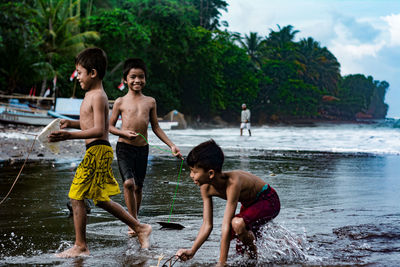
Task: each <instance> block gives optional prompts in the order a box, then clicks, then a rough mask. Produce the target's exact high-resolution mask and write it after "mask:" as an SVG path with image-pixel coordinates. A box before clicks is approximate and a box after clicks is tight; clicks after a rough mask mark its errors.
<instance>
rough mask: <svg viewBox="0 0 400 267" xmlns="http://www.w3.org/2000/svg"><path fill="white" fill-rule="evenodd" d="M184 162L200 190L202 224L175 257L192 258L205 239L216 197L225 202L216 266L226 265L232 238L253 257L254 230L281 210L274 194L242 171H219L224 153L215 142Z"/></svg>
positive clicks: (251, 175) (193, 151)
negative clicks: (192, 241) (238, 208)
mask: <svg viewBox="0 0 400 267" xmlns="http://www.w3.org/2000/svg"><path fill="white" fill-rule="evenodd" d="M187 163H188V165H189V166H190V177H191V178H192V180H193V181H194V183H195V184H197V185H198V186H199V187H200V193H201V197H202V199H203V224H202V225H201V227H200V231H199V233H198V235H197V237H196V239H195V241H194V243H193V245H192V247H191V248H190V249H180V250H178V251H177V253H176V256H177V257H179V258H180V259H181V260H184V261H186V260H189V259H191V258H192V257H193V256H194V254H195V253H196V251H197V250H198V249H199V248H200V247H201V245H202V244H203V243H204V242H205V241H206V240H207V238H208V236H209V235H210V233H211V231H212V228H213V204H212V197H213V196H217V197H220V198H222V199H225V200H226V206H225V212H224V218H223V220H222V230H221V246H220V255H219V261H218V264H217V266H225V265H226V261H227V258H228V251H229V245H230V241H231V239H232V238H233V237H237V238H238V239H239V240H240V241H241V242H242V243H243V245H244V249H245V250H246V251H248V252H249V254H250V256H252V257H253V258H256V257H257V247H256V245H255V239H256V236H257V230H258V229H259V228H260V226H261V225H263V224H265V223H266V222H268V221H270V220H272V219H273V218H275V217H276V216H277V215H278V214H279V211H280V202H279V197H278V194H277V193H276V191H275V190H274V189H273V188H272V187H271V186H269V185H268V184H267V183H265V182H264V181H263V180H262V179H261V178H259V177H257V176H255V175H253V174H251V173H248V172H245V171H242V170H234V171H228V172H222V165H223V163H224V153H223V152H222V149H221V148H220V147H219V146H218V145H217V144H216V143H215V142H214V140H209V141H207V142H204V143H201V144H200V145H198V146H196V147H195V148H193V149H192V151H190V153H189V155H188V156H187ZM238 202H240V203H241V204H242V207H241V209H240V213H239V214H236V215H235V210H236V207H237V204H238Z"/></svg>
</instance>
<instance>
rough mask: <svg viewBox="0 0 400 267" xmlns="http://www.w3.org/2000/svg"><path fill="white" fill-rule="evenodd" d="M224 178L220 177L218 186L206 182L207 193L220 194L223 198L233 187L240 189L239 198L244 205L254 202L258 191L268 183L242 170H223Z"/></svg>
mask: <svg viewBox="0 0 400 267" xmlns="http://www.w3.org/2000/svg"><path fill="white" fill-rule="evenodd" d="M222 177H223V178H222V179H218V180H219V181H215V182H217V184H216V186H214V185H212V184H205V185H203V186H206V187H207V190H206V191H207V195H209V196H218V197H220V198H223V199H225V200H226V199H227V198H228V197H227V195H228V194H227V192H228V190H230V189H231V188H232V189H233V190H238V191H240V192H239V199H238V201H239V202H241V203H242V204H243V205H248V204H250V203H252V202H253V201H254V200H255V199H256V197H257V193H258V192H260V191H261V190H262V188H263V186H264V185H265V184H266V183H265V182H264V181H263V180H262V179H261V178H260V177H258V176H256V175H254V174H251V173H249V172H246V171H242V170H233V171H228V172H222Z"/></svg>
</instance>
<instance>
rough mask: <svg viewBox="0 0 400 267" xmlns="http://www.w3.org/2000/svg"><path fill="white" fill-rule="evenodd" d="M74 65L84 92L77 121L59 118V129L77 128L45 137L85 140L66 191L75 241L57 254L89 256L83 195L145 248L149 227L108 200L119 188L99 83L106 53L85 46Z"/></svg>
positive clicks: (102, 91)
mask: <svg viewBox="0 0 400 267" xmlns="http://www.w3.org/2000/svg"><path fill="white" fill-rule="evenodd" d="M75 66H76V69H77V71H78V78H77V79H78V81H79V83H80V85H81V87H82V89H83V90H85V91H87V92H86V93H85V97H84V99H83V101H82V104H81V108H80V118H79V120H77V121H74V120H64V119H63V120H61V121H60V124H61V125H60V128H61V129H64V128H76V129H80V131H74V132H69V131H63V130H61V131H56V132H52V133H51V134H50V135H49V136H48V138H49V141H50V142H58V141H63V140H67V139H85V143H86V153H85V156H84V158H83V160H82V162H81V163H80V164H79V166H78V169H77V170H76V173H75V177H74V179H73V181H72V185H71V188H70V191H69V194H68V196H69V197H70V199H71V204H72V210H73V214H74V216H73V219H74V228H75V244H74V246H73V247H72V248H70V249H67V250H65V251H63V252H61V253H59V254H57V256H58V257H63V258H70V257H78V256H82V255H89V249H88V246H87V242H86V207H85V203H84V200H85V199H86V198H88V199H92V200H93V202H94V203H95V204H96V205H97V206H99V207H101V208H102V209H104V210H106V211H108V212H109V213H111V214H112V215H114V216H115V217H117V218H118V219H120V220H121V221H122V222H124V223H126V224H127V225H128V226H129V227H131V228H132V229H134V230H135V231H136V233H137V236H138V239H139V242H140V245H141V246H142V247H143V248H148V247H149V237H150V234H151V226H150V225H148V224H141V223H139V221H138V220H137V219H136V218H134V217H133V216H131V215H130V214H129V213H128V212H127V211H126V210H125V209H124V208H123V207H122V206H121V205H119V204H117V203H115V202H113V201H112V200H110V196H113V195H116V194H119V193H120V190H119V186H118V182H117V181H116V180H115V178H114V175H113V172H112V169H111V163H112V161H113V159H114V157H113V150H112V148H111V145H110V143H109V142H108V113H109V109H108V99H107V95H106V93H105V92H104V89H103V83H102V80H103V77H104V75H105V72H106V66H107V57H106V54H105V53H104V51H103V50H101V49H100V48H88V49H85V50H83V51H82V52H81V53H79V54H78V55H77V56H76V58H75Z"/></svg>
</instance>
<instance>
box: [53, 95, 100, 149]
mask: <svg viewBox="0 0 400 267" xmlns="http://www.w3.org/2000/svg"><path fill="white" fill-rule="evenodd" d="M93 98H94V99H93V100H92V105H93V127H91V128H88V129H86V130H82V131H76V132H67V131H56V132H52V133H51V134H50V135H49V141H50V142H58V141H64V140H67V139H90V138H98V137H102V136H103V135H104V131H105V129H106V127H105V123H106V122H105V120H104V117H105V114H104V112H105V109H104V105H105V102H106V101H107V100H106V98H105V97H104V96H102V95H101V94H96V95H94V96H93Z"/></svg>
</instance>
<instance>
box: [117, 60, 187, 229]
mask: <svg viewBox="0 0 400 267" xmlns="http://www.w3.org/2000/svg"><path fill="white" fill-rule="evenodd" d="M146 76H147V69H146V65H145V63H144V62H143V60H141V59H138V58H130V59H127V60H126V61H125V62H124V70H123V80H124V83H126V84H127V85H128V88H129V90H128V93H127V94H126V95H125V96H123V97H119V98H117V99H116V100H115V103H114V106H113V110H112V115H111V117H110V132H111V133H112V134H115V135H118V136H119V139H118V143H117V146H116V153H117V158H118V166H119V171H120V173H121V176H122V180H123V183H124V198H125V203H126V206H127V208H128V211H129V213H130V214H131V215H132V216H133V217H135V218H137V213H138V212H139V208H140V204H141V202H142V188H143V182H144V178H145V176H146V169H147V158H148V154H149V145H148V144H147V142H146V140H147V128H148V126H149V123H151V128H152V130H153V132H154V133H155V135H156V136H157V137H158V138H160V140H161V141H163V142H164V143H165V144H166V145H168V146H169V147H170V148H171V151H172V154H173V155H174V156H176V157H179V158H181V157H182V154H181V152H180V150H179V148H178V147H177V146H176V145H175V144H174V143H173V142H172V141H171V140H170V139H169V138H168V137H167V135H166V134H165V133H164V131H163V130H162V129H161V128H160V126H159V124H158V120H157V108H156V100H155V99H154V98H152V97H149V96H145V95H144V94H143V92H142V91H143V88H144V86H145V85H146ZM119 116H121V119H122V125H121V129H118V128H117V127H115V124H116V123H117V120H118V118H119ZM139 134H141V135H143V136H144V137H145V138H146V139H144V138H143V137H142V136H139ZM131 230H132V229H131ZM131 230H130V231H129V233H130V234H132V235H135V233H134V231H131Z"/></svg>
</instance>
